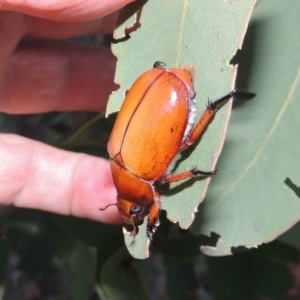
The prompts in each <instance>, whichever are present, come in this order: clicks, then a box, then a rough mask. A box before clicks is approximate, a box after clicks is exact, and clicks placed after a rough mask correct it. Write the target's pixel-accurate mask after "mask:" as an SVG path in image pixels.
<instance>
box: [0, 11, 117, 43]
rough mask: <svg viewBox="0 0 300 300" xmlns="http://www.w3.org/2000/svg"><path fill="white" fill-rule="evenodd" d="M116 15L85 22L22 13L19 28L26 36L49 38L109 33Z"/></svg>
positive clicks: (115, 21) (114, 26)
mask: <svg viewBox="0 0 300 300" xmlns="http://www.w3.org/2000/svg"><path fill="white" fill-rule="evenodd" d="M2 13H3V12H2ZM0 16H1V12H0ZM118 16H119V12H115V13H112V14H110V15H108V16H105V17H103V18H100V19H96V20H91V21H86V22H60V21H53V20H47V19H42V18H37V17H32V16H28V15H24V16H23V18H22V24H21V25H20V29H22V32H23V33H24V35H26V36H32V37H41V38H51V39H61V38H70V37H76V36H83V35H89V34H111V33H112V32H113V31H114V29H115V28H116V24H117V19H118Z"/></svg>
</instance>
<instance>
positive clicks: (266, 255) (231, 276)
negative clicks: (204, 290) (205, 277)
mask: <svg viewBox="0 0 300 300" xmlns="http://www.w3.org/2000/svg"><path fill="white" fill-rule="evenodd" d="M299 259H300V257H299V252H298V251H297V250H295V249H294V248H292V247H290V246H287V245H284V244H281V243H279V242H273V243H270V244H268V245H263V246H260V247H259V248H258V249H251V250H248V251H242V252H238V253H235V254H234V255H233V256H227V257H207V263H208V269H209V273H210V282H211V289H212V292H213V296H214V299H215V300H219V299H220V300H223V299H230V300H240V299H249V300H250V299H251V300H254V299H257V300H259V299H273V300H277V299H278V300H280V299H288V297H286V295H287V293H288V291H289V290H291V289H292V287H293V285H294V284H296V280H297V278H295V277H296V276H297V275H296V274H295V277H294V276H293V273H292V270H293V268H294V269H296V268H295V267H297V266H298V264H299Z"/></svg>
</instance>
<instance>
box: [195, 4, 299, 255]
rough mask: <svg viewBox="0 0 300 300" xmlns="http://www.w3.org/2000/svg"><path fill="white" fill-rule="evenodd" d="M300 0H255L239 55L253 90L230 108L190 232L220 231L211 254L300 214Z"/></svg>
mask: <svg viewBox="0 0 300 300" xmlns="http://www.w3.org/2000/svg"><path fill="white" fill-rule="evenodd" d="M299 9H300V2H299V1H292V2H290V1H289V2H283V1H271V0H265V1H260V2H258V4H257V6H256V8H255V10H254V13H253V16H252V19H251V22H250V25H249V29H248V32H247V35H246V38H245V43H244V45H243V49H242V51H241V53H240V55H239V56H240V57H239V58H237V60H238V61H239V62H240V64H239V74H238V79H237V86H239V87H240V88H245V89H247V90H248V91H251V92H255V93H256V97H255V98H254V99H252V100H251V101H247V102H245V103H240V105H238V106H236V107H235V109H234V110H233V112H232V117H231V119H230V123H229V129H228V133H227V137H226V142H225V146H224V149H223V151H222V155H221V157H220V160H219V163H218V170H219V171H218V174H217V175H216V176H214V178H213V180H212V185H211V187H210V189H209V191H208V194H207V197H206V199H205V201H204V203H203V205H201V207H200V213H199V215H198V216H197V218H196V221H195V222H194V224H193V227H192V232H194V233H197V234H198V233H202V234H206V235H209V234H210V233H211V232H215V233H217V234H219V235H220V236H221V237H220V240H219V242H218V243H217V245H216V247H214V248H210V247H206V248H203V249H202V251H203V252H204V253H206V254H208V255H227V254H230V253H231V248H232V247H237V246H245V247H248V248H249V247H254V246H257V245H260V244H262V243H263V242H269V241H271V240H273V239H275V238H276V237H277V236H279V235H280V234H281V233H283V232H284V231H286V230H287V229H288V228H290V227H291V226H292V225H293V224H295V223H296V222H297V221H298V220H299V219H300V201H299V197H298V196H297V194H296V193H295V190H294V189H293V188H292V187H291V185H290V186H289V185H288V184H286V180H287V178H288V179H289V180H290V182H292V183H293V184H294V185H295V186H299V185H300V172H299V170H300V159H299V158H300V147H299V137H300V136H299V124H300V122H299V116H298V112H299V111H300V101H299V99H300V84H299V80H300V52H299V51H298V50H297V49H299V47H300V38H299V32H298V28H299V27H300V18H299V14H298V11H299Z"/></svg>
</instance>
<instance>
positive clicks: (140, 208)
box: [100, 197, 149, 236]
mask: <svg viewBox="0 0 300 300" xmlns="http://www.w3.org/2000/svg"><path fill="white" fill-rule="evenodd" d="M112 205H116V206H117V207H118V210H119V213H120V215H121V216H122V218H123V220H124V221H125V222H126V223H127V224H130V225H132V226H133V230H132V231H131V232H130V235H132V236H136V235H137V234H138V227H137V226H139V225H141V224H142V223H143V221H144V218H145V216H146V215H147V214H148V212H149V209H146V208H147V207H146V206H145V205H137V203H136V202H133V201H130V200H127V199H123V198H120V197H117V203H112V204H108V205H105V206H102V207H100V210H101V211H103V210H105V209H106V208H107V207H109V206H112Z"/></svg>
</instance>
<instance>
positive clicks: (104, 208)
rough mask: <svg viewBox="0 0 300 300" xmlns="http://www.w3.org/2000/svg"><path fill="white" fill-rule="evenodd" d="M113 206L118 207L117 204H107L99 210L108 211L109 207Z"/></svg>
mask: <svg viewBox="0 0 300 300" xmlns="http://www.w3.org/2000/svg"><path fill="white" fill-rule="evenodd" d="M112 205H117V203H111V204H107V205H105V206H101V207H100V208H99V210H100V211H103V210H106V209H107V208H108V207H109V206H112Z"/></svg>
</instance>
